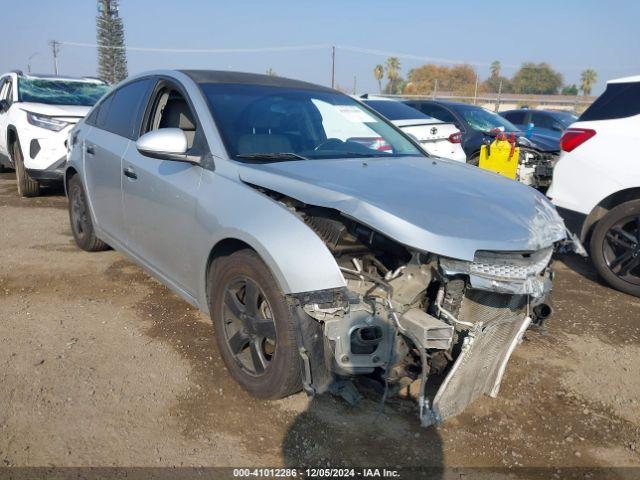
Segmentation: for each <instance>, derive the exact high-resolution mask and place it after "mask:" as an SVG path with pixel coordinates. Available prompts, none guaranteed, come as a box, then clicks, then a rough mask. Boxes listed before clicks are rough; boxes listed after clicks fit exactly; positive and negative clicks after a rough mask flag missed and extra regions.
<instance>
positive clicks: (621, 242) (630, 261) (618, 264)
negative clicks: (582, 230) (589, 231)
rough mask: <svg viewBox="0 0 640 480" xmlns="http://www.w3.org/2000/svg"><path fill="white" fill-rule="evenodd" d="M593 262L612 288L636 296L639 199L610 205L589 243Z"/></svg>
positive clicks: (639, 279)
mask: <svg viewBox="0 0 640 480" xmlns="http://www.w3.org/2000/svg"><path fill="white" fill-rule="evenodd" d="M589 248H590V252H591V258H592V260H593V265H594V266H595V268H596V270H597V272H598V273H599V274H600V276H601V277H602V278H603V279H604V280H605V281H606V282H607V283H608V284H609V285H611V286H612V287H613V288H615V289H617V290H620V291H622V292H625V293H628V294H630V295H635V296H636V297H640V200H633V201H631V202H626V203H623V204H621V205H618V206H617V207H615V208H612V209H611V210H610V211H609V212H608V213H607V214H606V215H605V216H604V217H602V218H601V219H600V220H599V221H598V223H597V224H596V227H595V229H594V230H593V235H592V237H591V242H590V245H589Z"/></svg>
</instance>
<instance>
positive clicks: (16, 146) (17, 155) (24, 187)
mask: <svg viewBox="0 0 640 480" xmlns="http://www.w3.org/2000/svg"><path fill="white" fill-rule="evenodd" d="M13 163H14V165H15V166H16V181H17V184H18V195H20V196H21V197H37V196H38V195H40V184H39V183H38V182H37V181H35V180H34V179H32V178H31V177H30V176H29V174H28V173H27V171H26V169H25V168H24V161H23V159H22V150H21V149H20V142H19V141H18V140H16V141H15V142H13Z"/></svg>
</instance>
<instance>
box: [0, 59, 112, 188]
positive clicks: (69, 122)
mask: <svg viewBox="0 0 640 480" xmlns="http://www.w3.org/2000/svg"><path fill="white" fill-rule="evenodd" d="M107 89H108V86H107V84H106V83H105V82H103V81H102V80H98V79H94V78H69V77H58V76H50V75H31V74H28V75H26V74H23V73H22V72H20V71H14V72H11V73H7V74H5V75H3V76H2V77H0V132H2V135H0V164H1V165H2V166H4V167H5V168H12V169H15V171H16V180H17V183H18V194H19V195H21V196H25V197H34V196H37V195H38V194H39V193H40V185H41V184H42V183H47V182H52V181H61V180H62V174H63V172H64V164H65V161H66V153H67V148H66V145H65V140H66V138H67V136H68V134H69V130H71V127H72V126H73V125H74V124H76V123H77V122H78V120H80V119H81V118H82V117H84V116H85V115H86V114H87V112H88V111H89V108H90V107H91V106H92V105H93V104H95V103H96V101H97V100H98V99H99V98H100V97H101V96H102V95H103V94H104V93H105V92H106V91H107Z"/></svg>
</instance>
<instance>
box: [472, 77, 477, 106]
mask: <svg viewBox="0 0 640 480" xmlns="http://www.w3.org/2000/svg"><path fill="white" fill-rule="evenodd" d="M477 100H478V74H477V73H476V88H475V90H474V91H473V104H474V105H475V104H476V103H477Z"/></svg>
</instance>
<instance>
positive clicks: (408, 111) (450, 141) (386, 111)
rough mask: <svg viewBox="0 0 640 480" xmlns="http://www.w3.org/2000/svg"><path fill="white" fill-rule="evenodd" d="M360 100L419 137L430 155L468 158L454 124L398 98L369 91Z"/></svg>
mask: <svg viewBox="0 0 640 480" xmlns="http://www.w3.org/2000/svg"><path fill="white" fill-rule="evenodd" d="M359 100H360V101H361V102H362V103H364V104H365V105H367V106H369V107H371V108H373V109H374V110H375V111H377V112H378V113H380V114H382V116H384V117H385V118H386V119H387V120H390V121H391V123H393V124H394V125H395V126H397V127H398V128H400V129H402V130H403V131H405V132H406V133H408V134H409V135H411V136H413V137H414V138H416V139H417V140H418V142H420V145H421V146H422V148H423V149H424V150H425V151H426V152H427V153H428V154H429V155H433V156H436V157H442V158H448V159H450V160H456V161H458V162H466V161H467V156H466V155H465V153H464V150H463V149H462V145H461V141H462V135H461V134H460V130H458V129H457V128H456V127H455V126H454V125H453V124H451V123H444V122H441V121H440V120H436V119H435V118H433V117H430V116H428V115H425V114H424V113H422V112H420V111H418V110H416V109H415V108H411V107H409V106H408V105H405V104H404V103H402V102H399V101H398V100H393V99H390V98H385V97H375V96H371V95H369V94H364V95H362V96H360V97H359Z"/></svg>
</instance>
